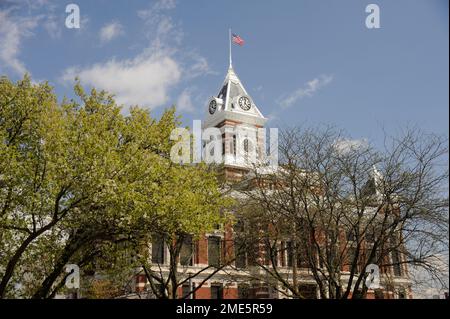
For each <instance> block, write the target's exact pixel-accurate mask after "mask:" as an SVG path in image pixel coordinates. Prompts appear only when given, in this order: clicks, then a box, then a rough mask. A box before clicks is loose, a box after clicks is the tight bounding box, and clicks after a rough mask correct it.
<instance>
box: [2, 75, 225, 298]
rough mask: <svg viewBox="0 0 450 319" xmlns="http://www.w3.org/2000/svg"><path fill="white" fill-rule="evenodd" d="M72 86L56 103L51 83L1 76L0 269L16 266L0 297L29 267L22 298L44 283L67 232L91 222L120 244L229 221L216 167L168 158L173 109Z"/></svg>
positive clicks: (4, 277)
mask: <svg viewBox="0 0 450 319" xmlns="http://www.w3.org/2000/svg"><path fill="white" fill-rule="evenodd" d="M75 93H76V94H77V96H78V98H77V99H78V100H79V101H76V100H70V101H69V100H67V99H64V101H63V102H62V103H61V104H58V102H57V98H56V96H55V94H54V93H53V89H52V88H51V87H50V86H49V85H48V84H47V83H43V84H32V83H31V81H30V79H29V78H28V77H25V78H24V79H23V80H21V81H19V82H17V83H12V82H11V81H9V80H8V79H7V78H2V79H1V80H0V254H1V255H0V270H3V269H6V268H8V269H12V270H13V271H12V275H8V274H7V273H5V274H4V273H2V272H0V280H1V283H0V296H2V295H3V294H2V285H3V286H5V285H6V287H8V291H9V292H10V294H12V293H13V291H12V289H13V286H12V282H20V281H21V279H20V278H22V276H23V275H24V274H27V276H28V277H27V278H33V280H32V284H31V286H30V284H29V283H27V285H26V286H27V287H28V288H27V289H26V291H27V292H23V293H24V295H25V296H26V295H28V293H29V291H31V290H33V289H32V288H33V285H34V288H37V287H39V285H40V282H42V280H43V279H44V278H45V276H46V274H47V273H49V272H51V271H52V270H54V267H53V266H52V265H53V264H54V263H55V262H56V260H57V259H58V258H59V257H58V256H60V255H61V253H62V251H64V246H65V244H66V241H67V238H69V236H70V235H71V234H73V233H75V232H79V231H80V229H81V230H82V229H88V228H89V231H91V232H92V231H93V230H92V227H89V226H91V225H96V227H95V228H94V230H95V231H98V232H99V234H102V236H99V237H98V238H100V239H98V240H101V241H110V242H113V241H114V240H116V239H117V238H127V237H130V236H131V235H132V236H131V237H133V238H145V237H146V236H148V235H149V234H150V233H152V232H155V231H161V229H164V231H165V232H167V233H168V234H175V233H179V232H183V233H191V234H194V235H199V234H201V233H203V232H206V231H209V230H211V229H213V227H214V226H215V225H216V224H219V223H221V222H223V221H224V215H223V214H222V213H221V209H222V207H224V206H226V205H227V200H226V199H224V198H223V197H222V195H221V193H220V191H219V188H218V184H217V181H216V177H215V175H214V174H213V173H211V172H209V171H208V170H207V168H206V167H205V166H203V165H198V166H179V165H175V164H173V163H172V162H171V161H170V159H169V156H168V155H169V153H170V148H171V146H172V143H173V142H172V141H170V139H169V136H170V133H171V131H172V130H173V129H174V128H175V127H177V126H178V125H179V124H180V123H179V120H178V118H177V117H176V115H175V109H174V108H171V109H168V110H166V111H165V112H164V113H163V115H162V117H161V118H160V119H159V120H156V119H154V118H152V117H151V116H150V114H149V112H148V111H147V110H144V109H142V108H139V107H134V108H132V109H131V110H130V113H129V115H127V116H125V115H124V114H123V113H122V110H121V108H120V106H117V105H116V103H115V101H114V99H113V98H112V96H111V95H110V94H108V93H107V92H104V91H100V92H98V91H96V90H95V89H92V90H91V92H90V93H89V94H88V93H86V92H85V91H84V89H83V88H82V87H81V85H80V83H77V84H76V85H75ZM105 230H107V231H105ZM111 230H113V231H112V232H111ZM104 233H105V234H108V236H109V237H108V236H104V235H103V234H104ZM93 238H97V237H96V236H94V235H93ZM90 244H91V245H94V242H92V243H90ZM97 244H98V242H96V245H97ZM83 245H86V244H85V243H83ZM21 246H25V247H22V248H25V249H19V248H20V247H21ZM96 247H97V246H96ZM92 248H94V247H92ZM79 249H81V251H83V250H84V251H89V250H90V249H89V247H86V246H83V247H79ZM72 250H74V251H75V252H76V251H80V250H78V248H77V249H71V250H70V251H72ZM46 251H48V254H47V256H48V257H49V258H46V259H43V260H42V263H34V262H33V261H32V260H33V258H35V257H33V256H36V255H37V252H40V253H43V252H44V253H45V252H46ZM66 251H67V249H66ZM110 251H115V250H110ZM114 253H117V252H114ZM106 254H108V252H106ZM50 256H52V257H51V258H50ZM75 256H78V255H77V254H76V253H74V257H73V258H75ZM66 257H67V256H66ZM110 257H111V256H110ZM77 258H78V257H77ZM80 258H81V257H80ZM11 276H12V277H11ZM29 287H31V288H30V289H31V290H30V289H29Z"/></svg>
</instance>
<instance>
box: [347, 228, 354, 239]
mask: <svg viewBox="0 0 450 319" xmlns="http://www.w3.org/2000/svg"><path fill="white" fill-rule="evenodd" d="M347 241H356V236H355V232H354V231H353V230H349V231H348V232H347Z"/></svg>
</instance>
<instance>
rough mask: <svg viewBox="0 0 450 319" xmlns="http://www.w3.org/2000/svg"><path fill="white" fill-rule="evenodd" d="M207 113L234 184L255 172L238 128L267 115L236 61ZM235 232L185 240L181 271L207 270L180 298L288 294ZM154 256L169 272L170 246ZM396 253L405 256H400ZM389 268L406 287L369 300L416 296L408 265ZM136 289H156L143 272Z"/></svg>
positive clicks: (304, 281)
mask: <svg viewBox="0 0 450 319" xmlns="http://www.w3.org/2000/svg"><path fill="white" fill-rule="evenodd" d="M205 114H206V116H205V119H204V121H203V126H204V128H207V127H216V128H219V129H220V131H221V133H222V136H223V138H224V143H223V151H222V152H223V154H222V155H223V156H224V165H223V176H224V177H225V179H226V180H227V181H230V182H234V181H240V180H242V179H243V178H246V175H247V174H248V173H249V172H250V170H249V166H248V165H247V164H246V162H245V159H244V158H242V157H240V156H239V154H237V150H236V143H237V141H236V135H235V134H233V131H234V128H235V127H236V126H238V125H244V126H246V127H247V129H248V130H249V131H250V132H251V131H254V132H256V131H257V130H258V129H259V128H264V127H265V124H266V122H267V119H266V118H265V117H264V115H263V114H262V113H261V111H260V110H259V108H258V106H257V105H256V104H255V101H254V100H253V99H252V97H251V96H250V94H249V93H248V92H247V90H246V89H245V87H244V85H243V84H242V82H241V80H240V79H239V77H238V76H237V74H236V73H235V71H234V69H233V67H232V66H231V63H230V67H229V69H228V71H227V74H226V76H225V80H224V82H223V84H222V86H221V87H220V89H219V91H218V94H217V95H215V96H213V97H212V98H211V99H210V100H209V102H208V104H207V106H206V109H205ZM264 143H266V141H263V140H257V141H256V145H251V143H247V142H245V141H244V144H245V145H244V149H245V150H246V151H248V148H251V147H256V148H257V149H258V152H257V154H259V149H260V147H261V146H262V145H263V144H264ZM234 234H235V233H234V231H233V229H231V227H225V229H224V230H217V231H215V232H213V233H210V234H205V235H204V236H203V237H202V238H201V239H200V240H198V241H194V240H192V239H191V238H187V239H186V240H185V243H184V245H183V248H182V249H181V256H180V259H179V271H180V275H181V276H184V275H189V274H192V273H196V272H199V271H201V273H200V274H199V275H196V276H195V277H193V278H192V279H190V280H189V281H187V282H186V283H185V284H184V285H183V286H182V287H180V288H179V292H178V295H179V296H184V295H187V294H188V292H189V291H191V290H192V289H195V288H198V286H199V285H201V287H200V288H198V289H197V290H196V292H195V293H194V294H192V295H190V296H189V298H196V299H221V298H223V299H235V298H286V296H285V295H283V294H282V293H280V291H279V289H274V286H273V285H277V283H276V282H274V283H273V284H271V285H268V284H267V283H264V282H258V281H257V280H254V278H255V276H252V273H253V274H256V275H259V276H261V269H260V268H258V267H257V266H252V265H250V264H249V263H248V261H247V260H246V259H245V256H242V254H240V255H238V254H237V252H236V250H235V249H234V244H235V237H234ZM227 254H228V255H230V254H231V255H233V254H235V255H236V256H235V257H236V258H235V259H234V261H233V262H232V263H231V264H230V265H229V266H225V267H223V269H221V270H220V271H218V272H216V273H215V274H214V275H213V276H211V273H212V272H213V271H214V269H215V268H214V267H211V266H216V265H220V264H221V263H222V262H223V260H224V259H226V258H227V256H226V255H227ZM151 255H152V256H151V259H152V264H153V265H154V269H155V271H162V272H164V271H165V269H166V268H167V267H168V262H169V260H168V251H167V247H165V245H164V243H163V241H161V240H158V239H157V238H155V240H154V241H153V243H152V248H151ZM394 257H395V258H397V259H399V258H401V256H399V255H396V256H394ZM277 258H278V262H279V267H280V268H281V269H285V271H286V273H289V270H290V267H292V256H289V249H285V250H283V252H282V253H280V254H279V255H278V256H277ZM165 267H166V268H165ZM208 267H209V268H208ZM252 267H253V269H252ZM205 268H207V269H206V270H204V271H202V270H203V269H205ZM167 269H168V268H167ZM384 272H385V273H389V274H391V275H392V277H393V278H394V279H395V282H396V284H397V285H399V286H402V287H404V289H403V290H402V292H401V293H398V292H396V293H394V291H388V290H386V289H385V290H382V291H379V292H375V291H370V290H369V292H368V294H367V297H368V298H411V290H410V282H409V280H408V272H407V268H406V265H402V264H399V265H397V266H393V267H390V269H387V270H384ZM298 273H299V276H300V279H301V280H300V287H301V288H300V290H301V292H302V295H303V296H304V297H307V298H319V292H318V290H317V287H316V285H315V281H314V280H313V278H312V276H311V274H310V272H309V271H308V269H303V268H299V270H298ZM209 277H210V278H209ZM278 288H279V287H278ZM136 290H137V292H138V293H144V292H148V291H149V290H150V288H149V282H148V281H147V279H146V276H145V275H143V274H142V275H138V276H137V283H136ZM149 295H151V293H150V294H149Z"/></svg>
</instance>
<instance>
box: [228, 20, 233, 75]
mask: <svg viewBox="0 0 450 319" xmlns="http://www.w3.org/2000/svg"><path fill="white" fill-rule="evenodd" d="M228 42H229V45H230V66H229V68H230V69H232V68H233V61H232V59H231V28H229V29H228Z"/></svg>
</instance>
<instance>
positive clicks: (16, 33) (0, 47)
mask: <svg viewBox="0 0 450 319" xmlns="http://www.w3.org/2000/svg"><path fill="white" fill-rule="evenodd" d="M39 19H40V17H19V16H16V15H12V14H11V11H10V10H0V66H2V67H4V68H5V69H6V68H7V69H10V70H12V71H13V72H14V73H16V74H18V75H20V76H22V75H23V74H24V73H26V72H27V68H26V67H25V64H24V63H23V62H22V61H21V60H20V58H19V56H20V49H21V44H22V41H23V39H24V38H25V37H28V36H30V35H32V31H33V29H34V28H35V27H36V26H37V24H38V21H39ZM3 72H4V71H1V72H0V73H3Z"/></svg>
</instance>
